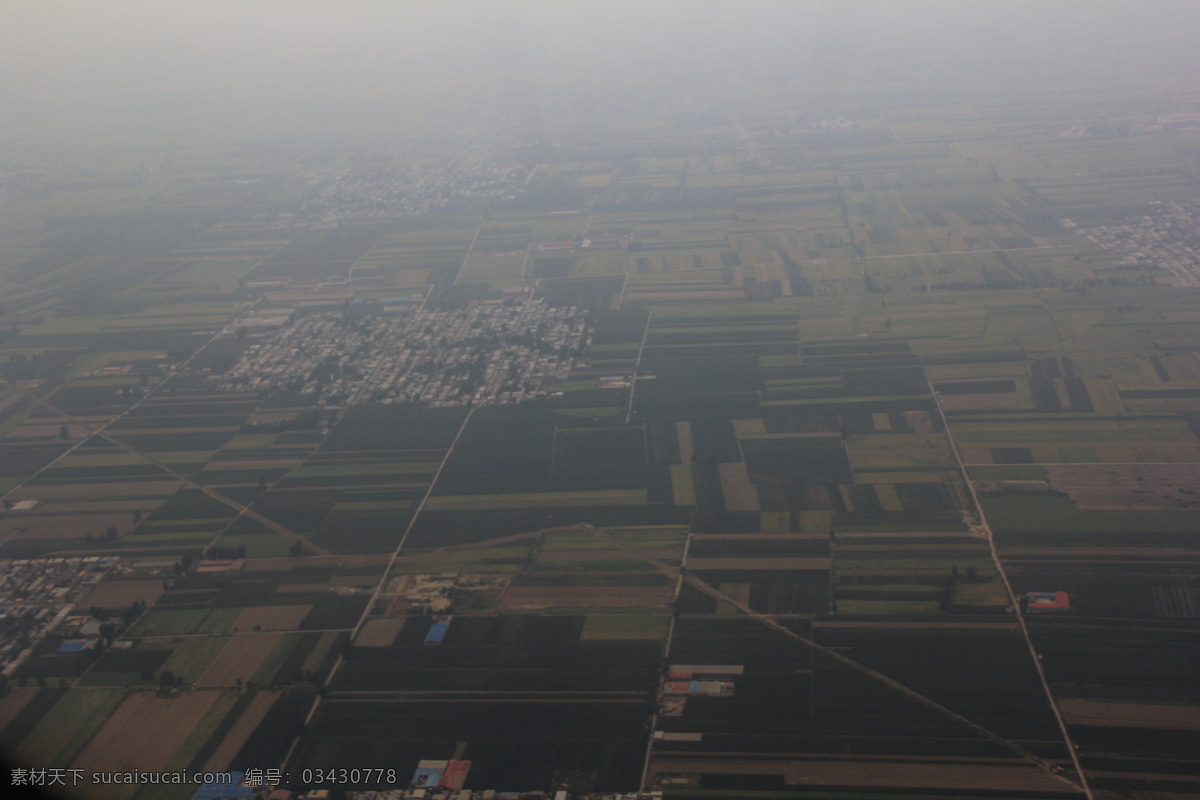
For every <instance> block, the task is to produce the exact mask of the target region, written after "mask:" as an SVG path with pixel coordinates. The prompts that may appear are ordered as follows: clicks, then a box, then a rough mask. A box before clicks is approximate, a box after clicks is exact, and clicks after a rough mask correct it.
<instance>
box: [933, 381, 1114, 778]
mask: <svg viewBox="0 0 1200 800" xmlns="http://www.w3.org/2000/svg"><path fill="white" fill-rule="evenodd" d="M926 385H927V386H928V387H929V393H930V394H931V395H933V402H934V404H935V405H936V406H937V410H938V416H939V417H941V420H942V429H943V430H944V431H945V433H946V441H948V442H949V443H950V450H951V452H953V453H954V459H955V461H957V462H958V468H959V471H960V472H961V473H962V478H963V481H964V482H965V483H966V484H967V492H968V493H969V494H970V495H971V502H972V503H973V504H974V506H975V513H976V514H977V515H978V516H979V525H980V527H982V528H983V531H984V533H985V537H984V538H986V539H987V543H988V550H989V551H990V552H991V554H992V563H994V564H995V565H996V571H997V572H998V573H999V574H1000V580H1002V581H1003V582H1004V591H1005V592H1006V593H1007V594H1008V601H1009V603H1011V604H1012V610H1013V614H1014V616H1016V618H1017V624H1018V625H1019V626H1020V628H1021V636H1022V638H1024V639H1025V647H1026V648H1027V649H1028V650H1029V658H1030V660H1031V661H1032V662H1033V667H1034V669H1035V670H1036V671H1037V675H1038V680H1040V681H1041V684H1042V690H1043V691H1044V692H1045V693H1046V701H1047V702H1048V703H1049V704H1050V710H1051V711H1053V712H1054V719H1055V720H1056V721H1057V722H1058V728H1059V731H1060V732H1061V733H1062V737H1063V743H1064V744H1065V745H1066V748H1067V753H1068V755H1070V757H1071V763H1072V764H1073V765H1074V767H1075V774H1076V775H1078V776H1079V783H1080V787H1081V788H1082V789H1083V793H1084V795H1086V796H1087V798H1088V800H1094V795H1093V794H1092V788H1091V786H1090V785H1089V784H1088V779H1087V775H1085V774H1084V772H1083V765H1082V764H1080V762H1079V753H1078V752H1077V751H1076V749H1075V743H1074V742H1073V741H1071V734H1070V733H1069V732H1068V731H1067V723H1066V721H1065V720H1064V719H1063V716H1062V712H1061V711H1059V709H1058V703H1057V702H1056V701H1055V699H1054V692H1053V691H1051V689H1050V683H1049V682H1048V681H1047V680H1046V672H1045V670H1043V669H1042V661H1041V659H1040V658H1039V657H1038V653H1037V649H1036V648H1035V647H1034V646H1033V639H1032V638H1031V637H1030V635H1029V626H1028V625H1026V624H1025V615H1024V614H1022V613H1021V604H1020V603H1018V602H1017V598H1016V595H1015V594H1013V588H1012V584H1011V583H1010V582H1009V580H1008V573H1006V572H1005V571H1004V564H1003V562H1002V561H1001V560H1000V554H999V553H997V552H996V540H995V534H994V533H993V532H992V526H991V525H990V524H988V521H987V515H986V514H984V512H983V505H982V504H981V503H980V502H979V495H978V494H977V493H976V491H975V484H974V482H972V481H971V478H970V476H969V475H967V468H966V466H964V465H963V462H962V458H961V457H960V456H959V454H958V445H956V444H955V443H954V434H953V432H952V431H951V430H950V423H949V422H948V421H947V420H946V414H945V412H944V411H942V398H941V395H939V394H938V393H937V390H936V389H934V388H933V382H932V381H926Z"/></svg>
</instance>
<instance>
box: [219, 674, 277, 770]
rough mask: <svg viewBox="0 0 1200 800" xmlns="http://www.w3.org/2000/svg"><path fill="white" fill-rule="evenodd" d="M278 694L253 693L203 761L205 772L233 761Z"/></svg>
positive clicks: (224, 766)
mask: <svg viewBox="0 0 1200 800" xmlns="http://www.w3.org/2000/svg"><path fill="white" fill-rule="evenodd" d="M279 695H280V692H258V693H256V694H255V695H254V699H252V700H251V701H250V705H248V706H246V710H245V711H243V712H242V715H241V716H240V717H238V719H237V722H235V723H233V727H232V728H230V729H229V733H227V734H225V738H224V739H222V740H221V743H220V744H219V745H217V749H216V750H214V751H213V754H212V755H211V756H209V757H208V761H206V762H204V771H205V772H220V771H223V770H225V769H227V768H228V767H229V762H231V761H233V758H234V756H236V755H237V754H238V751H239V750H241V749H242V745H244V744H246V740H247V739H249V738H250V734H252V733H254V731H255V729H256V728H258V724H259V723H260V722H262V718H263V717H265V716H266V715H267V711H269V710H270V708H271V706H273V705H274V704H275V701H276V700H277V699H278V698H279Z"/></svg>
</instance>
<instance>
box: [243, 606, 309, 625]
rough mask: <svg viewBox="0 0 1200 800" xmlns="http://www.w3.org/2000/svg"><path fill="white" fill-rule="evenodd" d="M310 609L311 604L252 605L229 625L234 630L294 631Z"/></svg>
mask: <svg viewBox="0 0 1200 800" xmlns="http://www.w3.org/2000/svg"><path fill="white" fill-rule="evenodd" d="M309 611H312V606H311V605H297V606H254V607H252V608H247V609H245V610H244V611H242V613H240V614H238V615H237V619H235V620H234V621H233V624H232V625H231V626H230V629H231V630H234V631H253V630H264V631H294V630H296V629H297V628H299V627H300V620H302V619H304V618H305V617H306V616H308V612H309Z"/></svg>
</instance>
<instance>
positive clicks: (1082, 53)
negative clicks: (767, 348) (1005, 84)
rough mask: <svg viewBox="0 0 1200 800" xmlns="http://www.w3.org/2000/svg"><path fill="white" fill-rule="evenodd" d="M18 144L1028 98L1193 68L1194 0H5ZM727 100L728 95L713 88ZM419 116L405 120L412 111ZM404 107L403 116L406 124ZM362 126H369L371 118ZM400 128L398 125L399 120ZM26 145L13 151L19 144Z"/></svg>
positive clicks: (8, 124) (3, 56)
mask: <svg viewBox="0 0 1200 800" xmlns="http://www.w3.org/2000/svg"><path fill="white" fill-rule="evenodd" d="M0 7H2V15H0V16H2V18H3V21H4V22H3V26H0V71H2V73H3V78H2V80H3V94H2V95H0V101H2V108H3V111H2V112H0V113H3V114H4V118H3V120H2V122H0V124H2V125H3V127H2V128H0V131H3V132H4V134H5V136H6V137H7V138H9V139H10V140H11V139H28V138H29V137H30V136H31V135H34V134H36V132H38V131H44V130H47V129H50V130H55V131H57V132H59V133H63V132H64V131H65V130H66V129H68V128H69V129H71V130H72V131H73V132H74V133H76V134H80V135H86V133H87V132H88V131H90V130H93V129H94V130H95V131H96V132H99V131H100V130H106V131H108V132H109V134H117V135H120V134H121V132H122V130H124V127H123V126H127V127H129V128H136V129H137V130H139V131H141V132H143V133H145V132H146V131H148V130H167V129H178V130H184V129H187V128H189V127H194V128H196V129H198V130H201V129H202V130H205V131H212V132H215V131H225V132H228V133H230V134H234V133H236V132H237V131H239V130H243V129H244V130H245V132H246V133H247V134H250V135H258V134H261V133H267V132H271V131H274V132H275V133H277V134H280V135H282V134H285V133H287V132H294V131H295V130H296V127H297V125H304V124H305V120H312V122H313V125H314V126H319V125H330V124H333V123H334V121H336V120H338V119H343V118H344V121H345V124H346V127H347V129H353V128H354V127H355V125H356V124H364V125H366V126H367V127H371V125H370V123H371V122H372V120H373V119H374V118H375V115H376V114H378V115H379V117H380V118H383V119H389V120H390V119H393V118H395V119H399V118H400V117H403V118H405V119H411V118H413V117H414V116H415V117H417V118H420V117H421V116H422V115H423V114H424V115H425V118H427V119H432V116H433V115H436V114H438V113H441V112H442V111H446V110H449V111H454V110H455V109H457V108H460V107H462V105H463V103H464V102H465V101H466V100H467V99H468V98H470V97H471V96H476V97H481V98H483V99H484V101H485V102H488V101H490V102H495V103H497V104H498V105H500V106H501V107H503V106H504V105H505V104H519V103H521V102H525V101H529V102H535V101H536V98H537V97H538V96H539V93H540V92H542V91H544V89H545V87H559V88H560V89H566V90H570V89H571V88H573V87H579V88H581V89H582V88H589V87H590V88H595V89H597V90H598V91H601V92H610V93H612V94H614V95H617V94H621V93H625V92H635V93H636V92H637V91H638V90H639V87H640V86H641V85H646V86H649V85H654V84H657V83H661V84H663V85H666V86H668V87H670V86H676V87H679V90H680V91H688V92H691V93H692V94H693V95H694V94H696V93H701V94H702V93H703V92H705V91H706V90H712V91H714V93H717V94H719V92H718V91H717V90H718V89H719V87H720V85H721V84H722V83H723V82H726V81H729V82H733V83H736V82H737V81H738V80H740V79H743V78H745V77H747V76H749V77H752V78H753V79H754V80H755V81H757V83H758V85H760V86H764V87H766V88H768V89H769V88H770V87H771V85H772V81H776V80H777V81H778V86H779V87H781V89H783V88H786V87H789V86H793V85H797V84H803V83H804V82H808V84H809V85H813V86H816V85H819V84H820V83H821V82H828V81H845V80H876V81H904V80H912V81H920V82H924V83H927V84H928V83H937V82H939V81H941V80H946V81H948V82H959V83H961V81H962V79H963V78H964V77H970V76H971V75H973V74H978V75H979V76H981V78H984V79H990V80H1011V81H1013V83H1014V87H1015V88H1020V85H1021V84H1022V83H1024V82H1028V83H1029V86H1030V88H1031V90H1038V89H1039V88H1040V87H1044V86H1045V84H1046V83H1047V82H1050V83H1053V82H1054V81H1056V80H1067V79H1070V80H1075V81H1077V80H1087V79H1089V78H1090V77H1092V75H1093V73H1094V75H1095V78H1096V80H1102V79H1111V78H1112V76H1113V75H1117V76H1121V75H1123V74H1126V73H1128V74H1129V75H1133V74H1135V73H1136V74H1140V75H1146V76H1149V78H1148V79H1150V80H1153V79H1154V76H1155V75H1156V74H1160V73H1161V74H1164V75H1165V74H1167V73H1175V74H1176V76H1177V75H1178V73H1180V72H1187V71H1189V70H1190V71H1191V74H1192V75H1195V76H1196V77H1197V78H1198V80H1197V81H1196V83H1197V85H1200V72H1198V71H1197V63H1198V62H1197V53H1196V51H1197V50H1200V48H1196V47H1195V42H1196V41H1197V37H1198V36H1200V2H1197V0H1151V1H1150V2H1145V1H1142V2H1127V0H1050V1H1048V2H1047V1H1046V0H819V1H817V0H814V1H813V2H804V1H803V0H795V1H793V0H750V1H749V2H746V1H745V0H743V1H742V2H727V1H726V0H637V2H631V1H630V0H604V1H603V2H599V1H597V2H580V1H579V0H493V1H492V2H485V1H484V0H449V1H448V0H436V1H428V0H419V1H413V0H408V1H407V2H406V1H405V0H399V1H398V2H384V1H382V0H379V1H374V0H336V1H334V0H89V1H87V2H84V1H82V0H81V1H78V2H76V1H73V0H72V1H66V0H0ZM714 96H716V95H714ZM402 106H403V108H401V107H402ZM402 111H403V112H404V113H403V114H402V113H401V112H402ZM356 120H361V122H356ZM397 124H399V123H397ZM10 143H11V142H10Z"/></svg>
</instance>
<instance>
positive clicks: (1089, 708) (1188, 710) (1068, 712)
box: [1058, 700, 1200, 731]
mask: <svg viewBox="0 0 1200 800" xmlns="http://www.w3.org/2000/svg"><path fill="white" fill-rule="evenodd" d="M1058 710H1059V711H1061V712H1062V715H1063V719H1064V720H1066V722H1067V724H1069V725H1107V726H1111V727H1116V728H1158V729H1159V730H1172V731H1200V706H1168V705H1156V704H1152V703H1104V702H1100V701H1097V700H1060V701H1058Z"/></svg>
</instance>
